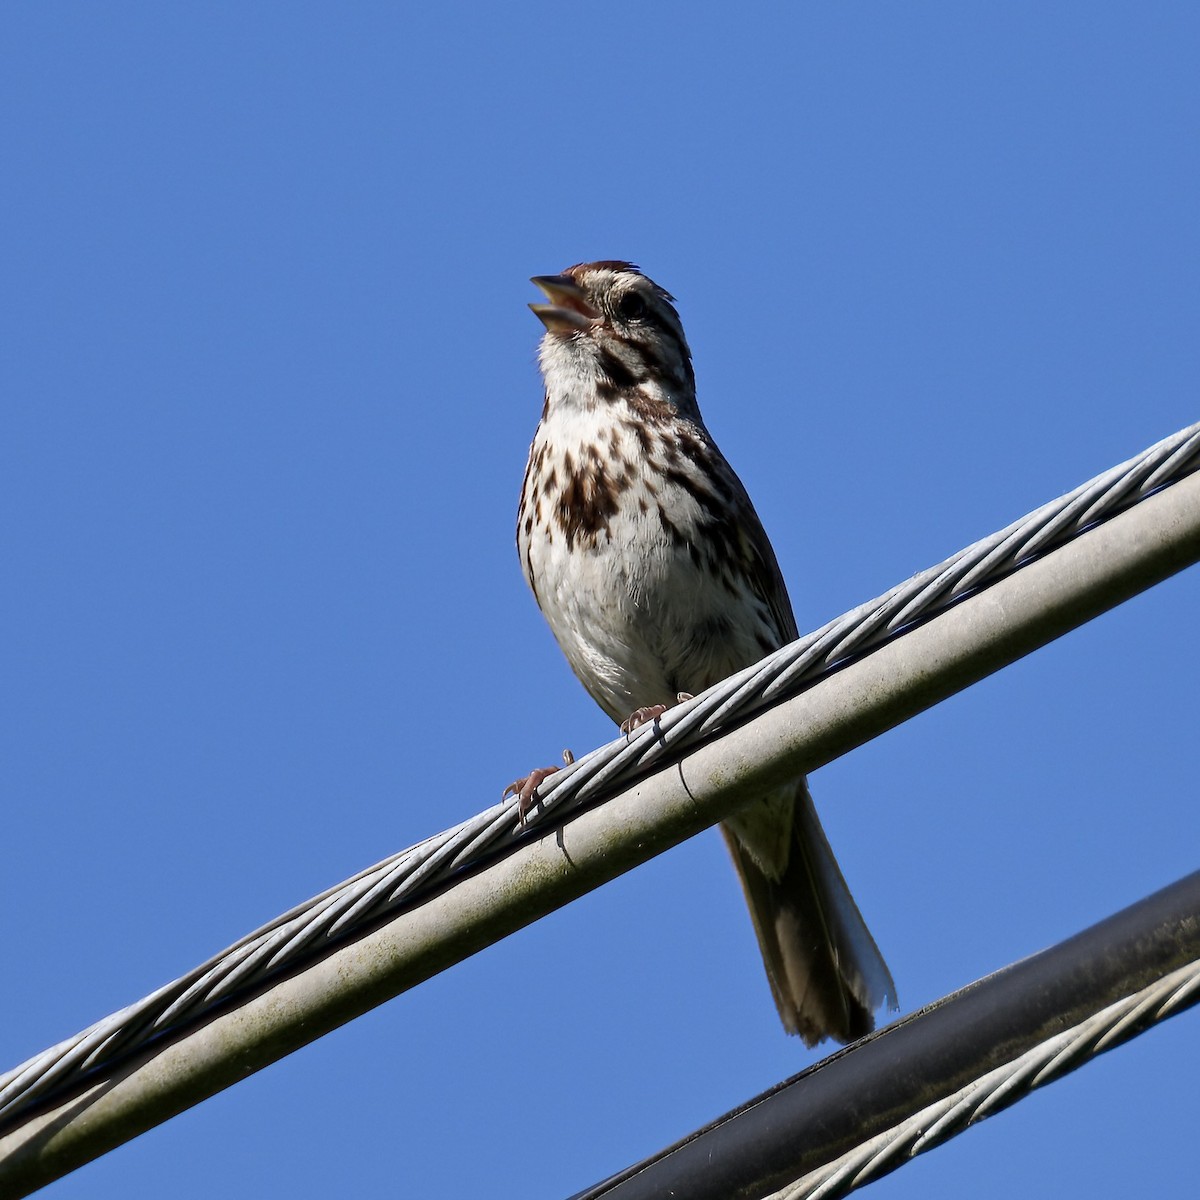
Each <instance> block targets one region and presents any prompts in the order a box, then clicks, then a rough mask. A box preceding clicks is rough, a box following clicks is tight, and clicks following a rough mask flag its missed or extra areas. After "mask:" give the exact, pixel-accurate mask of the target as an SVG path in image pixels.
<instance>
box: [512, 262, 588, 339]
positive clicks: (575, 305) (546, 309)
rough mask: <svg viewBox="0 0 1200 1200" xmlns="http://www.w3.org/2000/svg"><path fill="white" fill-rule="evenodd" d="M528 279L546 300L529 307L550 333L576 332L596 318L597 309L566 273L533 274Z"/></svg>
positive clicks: (586, 327) (583, 328) (586, 326)
mask: <svg viewBox="0 0 1200 1200" xmlns="http://www.w3.org/2000/svg"><path fill="white" fill-rule="evenodd" d="M530 282H531V283H533V284H535V285H536V286H537V287H538V288H540V289H541V290H542V292H544V293H545V296H546V299H547V300H549V301H550V303H549V304H531V305H530V306H529V307H530V308H531V309H532V310H533V313H534V316H536V317H537V318H538V320H539V321H541V323H542V324H543V325H545V327H546V328H547V329H548V330H550V332H551V333H579V332H581V331H583V330H585V329H590V328H591V327H592V326H593V325H595V324H596V322H597V321H598V320H599V319H600V310H599V309H597V308H594V307H593V306H592V305H591V304H590V303H589V302H588V298H587V296H586V295H584V292H583V288H581V287H580V286H579V284H577V283H576V282H575V280H574V279H572V278H571V276H570V275H535V276H534V277H533V279H532V280H531V281H530Z"/></svg>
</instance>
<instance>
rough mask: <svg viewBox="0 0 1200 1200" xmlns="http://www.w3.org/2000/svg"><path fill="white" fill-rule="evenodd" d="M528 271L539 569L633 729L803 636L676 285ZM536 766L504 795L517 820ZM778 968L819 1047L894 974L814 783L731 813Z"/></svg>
mask: <svg viewBox="0 0 1200 1200" xmlns="http://www.w3.org/2000/svg"><path fill="white" fill-rule="evenodd" d="M532 282H533V283H534V284H535V285H536V286H537V288H538V289H539V290H540V291H541V293H542V294H543V296H544V297H545V302H544V303H536V304H530V306H529V307H530V308H531V309H532V310H533V312H534V314H535V315H536V316H537V317H538V318H539V319H540V321H541V322H542V325H543V326H544V327H545V328H544V332H543V334H542V338H541V342H540V344H539V347H538V362H539V366H540V369H541V374H542V378H543V381H544V384H545V403H544V406H543V408H542V414H541V420H540V421H539V422H538V426H537V429H536V432H535V433H534V437H533V442H532V444H531V446H530V449H529V458H528V462H527V464H526V469H525V476H524V481H523V483H522V487H521V497H520V503H519V506H518V510H517V551H518V554H519V556H520V560H521V566H522V568H523V570H524V574H525V578H526V580H527V581H528V583H529V586H530V588H531V589H532V591H533V595H534V599H535V600H536V602H537V604H538V607H539V608H540V609H541V611H542V613H543V615H544V616H545V618H546V620H547V622H548V623H549V625H550V629H551V631H552V633H553V634H554V637H555V639H556V640H557V642H558V644H559V646H560V647H561V649H562V651H563V653H564V654H565V655H566V658H567V661H568V663H569V664H570V665H571V668H572V669H573V670H574V672H575V674H576V675H577V676H578V678H579V680H580V681H581V682H582V684H583V686H584V687H585V688H586V689H587V691H588V692H589V693H590V695H591V696H592V698H593V699H594V700H595V701H596V702H597V703H598V704H599V705H600V707H601V708H602V709H603V710H604V711H605V712H606V713H607V714H608V716H609V717H611V718H612V719H613V720H614V721H616V722H617V723H618V724H619V725H620V727H621V728H622V730H623V731H625V732H628V731H629V730H631V729H632V728H635V727H636V726H638V725H640V724H642V723H644V722H645V721H648V720H653V719H655V718H656V717H658V716H660V715H661V714H662V713H663V712H665V711H666V708H667V706H669V705H670V704H672V703H674V702H677V701H678V700H679V699H684V698H690V696H691V695H693V694H695V693H698V692H700V691H702V690H704V689H705V688H708V687H711V686H712V685H714V684H716V683H718V682H719V681H720V680H722V679H724V678H726V677H727V676H728V675H730V674H732V673H733V672H735V671H738V670H740V669H742V668H743V667H747V666H749V665H751V664H753V663H755V662H757V661H759V659H761V658H763V657H764V656H765V655H767V654H769V653H770V652H772V651H774V650H777V649H778V648H779V647H780V646H783V645H785V644H786V643H787V642H790V641H793V640H794V639H795V638H796V637H797V636H798V632H797V626H796V620H795V617H794V615H793V611H792V606H791V602H790V600H789V598H788V593H787V588H786V586H785V584H784V580H783V575H782V573H781V572H780V569H779V564H778V562H777V561H776V557H775V552H774V550H773V549H772V547H771V543H770V541H769V540H768V538H767V535H766V533H765V531H764V529H763V526H762V523H761V521H760V520H759V518H758V515H757V513H756V512H755V510H754V506H753V504H752V503H751V501H750V497H749V495H748V494H747V492H746V489H745V487H743V485H742V483H741V480H740V479H739V478H738V476H737V475H736V474H735V473H734V471H733V468H732V467H731V466H730V465H729V463H728V462H727V461H726V459H725V457H724V456H723V455H722V453H721V451H720V450H719V449H718V448H717V444H716V442H715V441H714V440H713V437H712V435H711V434H710V433H709V431H708V429H707V427H706V426H705V424H704V421H703V419H702V418H701V415H700V409H699V406H698V404H697V400H696V378H695V371H694V369H693V365H692V353H691V350H690V348H689V346H688V342H687V339H686V337H685V336H684V332H683V325H682V324H681V322H680V318H679V314H678V312H677V310H676V308H675V298H674V297H673V296H672V295H671V294H670V293H669V292H667V291H666V290H665V289H664V288H662V287H660V286H659V285H658V284H656V283H655V282H654V281H653V280H651V279H650V278H649V277H648V276H647V275H645V274H644V273H643V272H642V271H641V270H640V269H639V268H638V267H636V266H634V265H633V264H632V263H629V262H625V261H622V260H615V259H613V260H604V261H600V262H590V263H579V264H576V265H575V266H572V267H568V268H567V269H566V270H565V271H563V272H562V273H561V274H558V275H537V276H534V277H533V279H532ZM557 769H558V768H556V767H542V768H539V769H538V770H536V771H534V772H532V773H531V774H530V775H529V776H527V777H526V778H525V779H522V780H517V781H516V782H515V783H513V784H511V785H510V786H509V788H508V789H506V794H507V792H509V791H512V792H516V793H517V794H518V795H519V798H520V806H521V807H520V811H521V813H522V816H523V815H524V812H525V811H526V808H527V807H528V806H529V805H530V804H532V803H533V797H534V793H535V789H536V787H537V786H538V785H539V784H540V783H541V782H542V781H543V780H544V779H545V778H546V777H547V776H548V775H550V774H551V773H552V772H553V771H555V770H557ZM721 829H722V833H723V834H724V838H725V842H726V844H727V845H728V847H729V851H730V854H731V855H732V858H733V863H734V867H735V868H736V871H737V874H738V877H739V879H740V881H741V885H742V890H743V892H744V895H745V898H746V903H747V905H748V907H749V910H750V916H751V920H752V923H753V926H754V931H755V934H756V935H757V939H758V945H759V949H760V950H761V953H762V958H763V964H764V966H765V968H766V974H767V980H768V982H769V984H770V988H771V993H772V995H773V997H774V1000H775V1004H776V1007H777V1008H778V1010H779V1016H780V1019H781V1020H782V1022H783V1026H784V1028H785V1030H786V1031H787V1032H788V1033H792V1034H798V1035H799V1036H800V1037H801V1039H803V1041H804V1043H805V1044H806V1045H808V1046H814V1045H816V1044H817V1043H819V1042H820V1041H822V1040H824V1039H825V1038H833V1039H835V1040H837V1041H841V1042H849V1041H853V1040H855V1039H857V1038H859V1037H862V1036H864V1035H865V1034H867V1033H869V1032H870V1031H871V1030H872V1029H873V1028H874V1025H875V1012H876V1010H877V1009H878V1008H879V1007H880V1006H881V1005H884V1004H886V1005H888V1006H890V1007H891V1008H895V1007H896V989H895V984H894V983H893V981H892V976H891V973H890V972H889V970H888V967H887V964H886V963H885V962H884V959H883V956H882V955H881V954H880V951H879V949H878V947H877V946H876V944H875V941H874V939H873V938H872V936H871V933H870V931H869V930H868V928H867V925H866V922H865V921H864V919H863V917H862V915H861V913H860V912H859V909H858V906H857V905H856V904H855V902H854V899H853V897H852V895H851V893H850V890H849V888H848V887H847V885H846V882H845V880H844V878H843V876H842V872H841V870H840V868H839V867H838V864H837V860H836V859H835V858H834V855H833V851H832V850H831V848H830V846H829V842H828V840H827V839H826V837H825V833H824V831H823V830H822V828H821V824H820V821H819V820H818V817H817V813H816V809H815V808H814V806H813V802H812V799H811V796H810V794H809V790H808V785H807V781H806V780H805V779H804V778H800V779H798V780H796V781H795V782H793V783H789V784H787V785H786V786H784V787H780V788H776V789H773V790H771V791H769V792H768V793H767V794H765V795H760V796H753V797H747V798H746V803H745V805H744V806H743V807H742V808H740V809H739V810H738V811H737V812H736V813H735V814H734V815H732V816H730V817H728V818H727V819H726V820H725V821H724V822H722V826H721Z"/></svg>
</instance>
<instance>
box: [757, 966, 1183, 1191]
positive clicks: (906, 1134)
mask: <svg viewBox="0 0 1200 1200" xmlns="http://www.w3.org/2000/svg"><path fill="white" fill-rule="evenodd" d="M1197 993H1200V962H1192V963H1188V964H1187V966H1184V967H1180V968H1179V969H1178V970H1175V971H1172V972H1170V973H1169V974H1168V975H1165V976H1163V978H1161V979H1156V980H1155V981H1154V982H1153V983H1151V984H1149V985H1147V986H1146V987H1144V988H1142V989H1141V990H1140V991H1137V992H1134V993H1133V994H1132V995H1129V996H1126V997H1125V998H1124V999H1122V1000H1118V1001H1117V1002H1116V1003H1115V1004H1110V1005H1109V1006H1108V1007H1107V1008H1104V1009H1101V1010H1100V1012H1098V1013H1095V1014H1094V1015H1093V1016H1090V1017H1088V1018H1087V1019H1086V1020H1084V1021H1080V1022H1079V1023H1078V1024H1077V1025H1073V1026H1071V1027H1070V1028H1069V1029H1065V1030H1063V1031H1062V1032H1061V1033H1059V1034H1056V1035H1055V1036H1054V1037H1051V1038H1047V1039H1046V1041H1044V1042H1041V1043H1039V1044H1038V1045H1036V1046H1034V1047H1032V1048H1031V1049H1029V1050H1027V1051H1026V1052H1025V1053H1024V1054H1021V1055H1018V1056H1017V1057H1016V1058H1014V1059H1013V1060H1012V1061H1011V1062H1007V1063H1004V1064H1003V1065H1002V1066H999V1067H996V1068H995V1069H994V1070H991V1071H989V1072H987V1074H985V1075H981V1076H979V1078H977V1079H973V1080H971V1082H970V1083H969V1084H967V1085H966V1086H965V1087H962V1088H960V1089H959V1090H958V1091H956V1092H954V1093H953V1094H951V1095H949V1096H945V1097H943V1098H942V1099H940V1100H938V1101H936V1102H935V1103H933V1104H929V1105H927V1106H926V1107H925V1108H923V1109H921V1110H920V1111H919V1112H916V1113H913V1114H912V1115H911V1116H909V1117H906V1118H905V1119H904V1120H903V1121H900V1122H898V1123H897V1124H896V1125H894V1126H893V1127H892V1128H891V1129H888V1130H885V1131H884V1132H883V1133H880V1134H877V1135H876V1136H875V1137H872V1138H870V1139H869V1140H868V1141H866V1142H864V1143H862V1144H861V1145H858V1146H855V1147H854V1149H853V1150H850V1151H847V1152H846V1153H845V1154H843V1155H842V1156H841V1157H840V1158H837V1159H835V1160H834V1161H833V1162H830V1163H826V1164H825V1165H824V1166H822V1167H819V1168H818V1169H817V1170H815V1171H812V1172H810V1173H809V1174H807V1175H805V1176H804V1177H803V1178H801V1179H798V1180H796V1181H795V1182H794V1183H791V1184H788V1186H787V1187H784V1188H780V1189H779V1190H778V1191H776V1192H772V1193H771V1195H770V1196H767V1197H764V1200H834V1198H835V1197H841V1196H846V1195H848V1194H849V1193H850V1192H852V1191H854V1190H855V1189H856V1188H860V1187H863V1186H864V1185H865V1184H868V1183H873V1182H874V1181H875V1180H876V1179H878V1178H879V1177H880V1176H882V1175H886V1174H888V1173H889V1172H890V1171H894V1170H896V1168H897V1167H900V1166H903V1165H904V1163H906V1162H908V1161H909V1160H910V1159H912V1158H915V1157H916V1156H917V1155H918V1154H923V1153H924V1152H925V1151H926V1150H932V1149H934V1147H936V1146H940V1145H942V1143H944V1142H948V1141H949V1140H950V1139H951V1138H952V1137H955V1136H956V1135H957V1134H959V1133H962V1132H963V1131H964V1130H965V1129H968V1128H969V1127H970V1126H972V1125H975V1124H977V1123H978V1122H980V1121H982V1120H984V1119H985V1118H986V1117H990V1116H993V1115H994V1114H995V1113H997V1112H999V1111H1000V1110H1001V1109H1004V1108H1007V1107H1008V1106H1009V1105H1010V1104H1015V1103H1016V1102H1017V1101H1018V1100H1021V1099H1023V1098H1024V1097H1025V1096H1027V1095H1028V1094H1029V1093H1030V1092H1032V1091H1033V1090H1034V1089H1035V1088H1039V1087H1041V1086H1042V1085H1043V1084H1047V1083H1052V1082H1053V1081H1054V1080H1055V1079H1060V1078H1061V1077H1062V1076H1063V1075H1066V1074H1069V1073H1070V1072H1071V1071H1074V1070H1076V1069H1077V1068H1079V1067H1081V1066H1083V1065H1084V1064H1085V1063H1086V1062H1089V1061H1090V1060H1091V1059H1093V1058H1095V1057H1096V1055H1098V1054H1101V1053H1103V1052H1104V1051H1105V1050H1110V1049H1111V1048H1112V1047H1113V1046H1114V1045H1116V1044H1117V1043H1119V1042H1121V1041H1124V1040H1125V1039H1126V1038H1127V1037H1130V1036H1133V1035H1134V1034H1136V1033H1141V1032H1143V1031H1144V1029H1145V1028H1146V1027H1147V1022H1149V1023H1150V1024H1157V1023H1158V1022H1159V1021H1164V1020H1166V1018H1167V1017H1170V1016H1173V1015H1174V1014H1175V1013H1176V1012H1178V1011H1180V1010H1181V1009H1183V1008H1186V1007H1187V1006H1188V1005H1189V1004H1194V1003H1196V998H1197Z"/></svg>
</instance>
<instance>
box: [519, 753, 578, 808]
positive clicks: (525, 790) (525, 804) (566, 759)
mask: <svg viewBox="0 0 1200 1200" xmlns="http://www.w3.org/2000/svg"><path fill="white" fill-rule="evenodd" d="M574 761H575V755H574V754H572V753H571V751H570V750H564V751H563V764H564V766H568V767H569V766H570V765H571V764H572V763H573V762H574ZM561 770H562V767H538V768H536V769H535V770H533V771H530V772H529V774H528V775H526V776H525V778H524V779H514V780H513V781H512V783H510V784H509V785H508V787H506V788H505V789H504V791H503V792H502V793H501V795H500V799H501V800H507V799H508V797H509V796H516V798H517V818H518V820H519V821H520V822H521V824H522V825H524V824H525V814H526V813H527V812H529V810H530V809H531V808H532V807H533V794H534V792H536V791H537V789H538V786H539V785H540V784H541V783H543V782H544V781H545V780H547V779H549V778H550V776H551V775H553V774H555V773H556V772H558V771H561Z"/></svg>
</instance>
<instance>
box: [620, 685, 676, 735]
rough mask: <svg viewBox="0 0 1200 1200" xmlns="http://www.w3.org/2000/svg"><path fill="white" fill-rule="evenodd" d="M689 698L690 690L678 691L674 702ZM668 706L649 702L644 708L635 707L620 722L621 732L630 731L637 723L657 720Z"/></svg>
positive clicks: (641, 723) (636, 726)
mask: <svg viewBox="0 0 1200 1200" xmlns="http://www.w3.org/2000/svg"><path fill="white" fill-rule="evenodd" d="M691 699H692V693H691V692H678V693H677V694H676V696H675V703H676V704H682V703H683V702H684V701H685V700H691ZM668 707H669V706H668V705H666V704H649V705H647V706H646V707H644V708H635V709H634V710H633V712H631V713H630V714H629V716H627V717H626V718H625V720H623V721H622V722H621V732H622V733H632V732H633V731H634V730H635V729H637V728H638V726H639V725H645V724H646V722H647V721H657V720H658V718H659V717H661V716H662V715H663V713H665V712H666V711H667V708H668Z"/></svg>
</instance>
